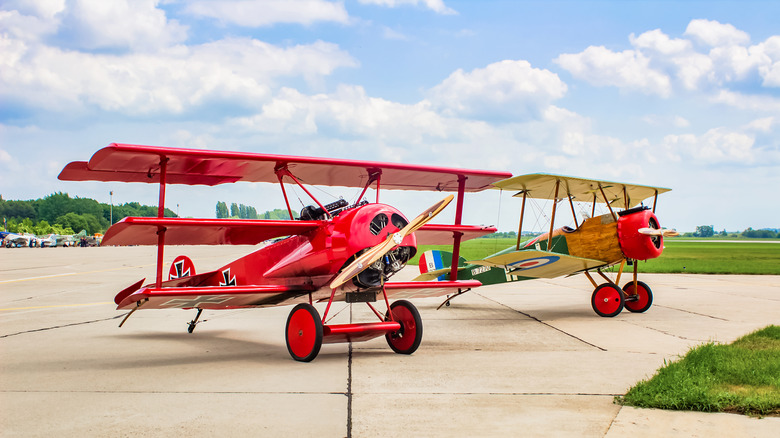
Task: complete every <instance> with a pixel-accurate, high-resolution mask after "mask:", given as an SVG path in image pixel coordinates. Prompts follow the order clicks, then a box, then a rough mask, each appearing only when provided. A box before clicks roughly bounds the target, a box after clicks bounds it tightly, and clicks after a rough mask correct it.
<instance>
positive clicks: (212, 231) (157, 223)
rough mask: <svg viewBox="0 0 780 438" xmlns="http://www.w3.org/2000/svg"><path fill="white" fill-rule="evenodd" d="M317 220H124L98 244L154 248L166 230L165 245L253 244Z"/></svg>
mask: <svg viewBox="0 0 780 438" xmlns="http://www.w3.org/2000/svg"><path fill="white" fill-rule="evenodd" d="M321 224H322V222H320V221H285V220H256V219H191V218H156V217H126V218H124V219H122V220H121V221H119V222H117V223H116V224H114V225H113V226H111V228H109V229H108V231H107V232H106V235H105V236H104V237H103V241H102V243H101V245H104V246H105V245H117V246H127V245H156V244H157V231H158V230H159V229H160V228H161V227H162V228H164V229H165V244H166V245H256V244H258V243H260V242H263V241H265V240H268V239H273V238H275V237H282V236H292V235H298V234H303V233H306V232H309V231H312V230H315V229H317V227H319V226H320V225H321Z"/></svg>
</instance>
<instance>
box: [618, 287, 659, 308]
mask: <svg viewBox="0 0 780 438" xmlns="http://www.w3.org/2000/svg"><path fill="white" fill-rule="evenodd" d="M636 285H637V293H638V294H639V299H638V300H632V299H630V298H629V297H631V295H632V294H633V291H634V282H633V281H630V282H628V283H626V284H625V285H624V286H623V291H624V292H625V293H626V303H625V307H626V309H628V311H629V312H634V313H642V312H645V311H647V309H649V308H650V306H652V305H653V291H652V290H650V286H648V285H647V284H646V283H645V282H643V281H637V282H636Z"/></svg>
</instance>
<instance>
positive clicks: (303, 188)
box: [278, 166, 331, 219]
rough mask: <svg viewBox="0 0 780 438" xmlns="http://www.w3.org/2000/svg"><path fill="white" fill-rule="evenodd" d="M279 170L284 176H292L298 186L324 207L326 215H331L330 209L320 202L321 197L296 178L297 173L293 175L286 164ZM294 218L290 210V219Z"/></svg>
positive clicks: (288, 205)
mask: <svg viewBox="0 0 780 438" xmlns="http://www.w3.org/2000/svg"><path fill="white" fill-rule="evenodd" d="M278 172H280V174H282V175H283V176H289V177H290V178H292V180H293V181H295V184H298V187H300V188H301V189H302V190H303V191H304V192H306V194H307V195H309V198H311V199H312V200H313V201H314V202H315V203H317V206H318V207H320V208H321V209H322V211H323V212H325V214H326V215H328V217H331V216H330V212H329V211H328V209H327V208H325V206H324V205H322V203H320V201H319V199H317V198H315V197H314V195H312V194H311V192H309V191H308V190H307V189H306V187H304V186H303V184H301V182H300V181H298V178H296V177H295V175H293V174H292V173H290V171H289V170H287V167H286V166H285V167H284V168H283V169H279V170H278ZM287 208H288V210H289V208H290V204H289V203H288V204H287ZM292 218H293V215H292V211H291V212H290V219H292Z"/></svg>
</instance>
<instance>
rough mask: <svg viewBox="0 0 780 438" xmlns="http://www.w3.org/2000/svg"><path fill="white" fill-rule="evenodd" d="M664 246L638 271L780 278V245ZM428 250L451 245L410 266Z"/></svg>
mask: <svg viewBox="0 0 780 438" xmlns="http://www.w3.org/2000/svg"><path fill="white" fill-rule="evenodd" d="M515 244H516V241H515V239H512V238H490V237H487V238H482V239H472V240H468V241H466V242H463V244H462V245H461V257H463V258H465V259H466V260H479V259H483V258H485V257H487V256H489V255H491V254H495V253H497V252H499V251H501V250H503V249H506V248H508V247H510V246H514V245H515ZM664 246H665V249H664V252H663V254H662V255H661V257H659V258H657V259H652V260H648V261H646V262H640V265H639V271H640V272H647V273H688V274H742V275H753V274H764V275H780V244H777V243H766V242H764V243H762V242H745V241H738V242H729V241H712V240H703V239H702V240H701V241H676V240H674V239H665V240H664ZM429 249H438V250H442V251H450V252H451V251H452V246H451V245H420V246H419V247H418V249H417V255H415V257H414V258H413V259H412V260H411V261H410V262H409V264H410V265H412V266H414V265H416V264H417V261H418V259H419V257H420V254H422V253H423V252H425V251H427V250H429Z"/></svg>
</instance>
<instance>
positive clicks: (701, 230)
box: [683, 225, 780, 239]
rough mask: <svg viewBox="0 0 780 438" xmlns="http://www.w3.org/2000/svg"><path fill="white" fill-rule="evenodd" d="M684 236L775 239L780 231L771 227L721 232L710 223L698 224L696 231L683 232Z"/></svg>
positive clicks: (778, 236) (779, 235)
mask: <svg viewBox="0 0 780 438" xmlns="http://www.w3.org/2000/svg"><path fill="white" fill-rule="evenodd" d="M683 236H684V237H714V236H723V237H745V238H748V239H775V238H780V232H779V231H778V230H772V229H762V230H754V229H753V228H748V229H747V230H745V231H743V232H741V233H729V232H727V231H726V230H723V231H721V232H717V231H715V227H714V226H712V225H699V226H697V227H696V231H695V232H693V233H685V234H683Z"/></svg>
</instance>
